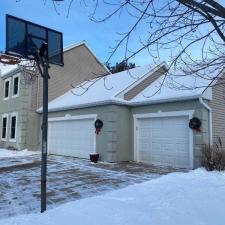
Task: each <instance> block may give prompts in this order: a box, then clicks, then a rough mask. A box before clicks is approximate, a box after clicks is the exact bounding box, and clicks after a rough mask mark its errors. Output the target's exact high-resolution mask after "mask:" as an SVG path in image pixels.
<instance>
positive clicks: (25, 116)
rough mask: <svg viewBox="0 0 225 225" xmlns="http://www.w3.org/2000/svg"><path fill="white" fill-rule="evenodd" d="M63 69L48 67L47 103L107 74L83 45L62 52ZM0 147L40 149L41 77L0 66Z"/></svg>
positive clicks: (19, 68) (18, 69)
mask: <svg viewBox="0 0 225 225" xmlns="http://www.w3.org/2000/svg"><path fill="white" fill-rule="evenodd" d="M64 62H65V66H64V67H58V66H53V65H52V66H51V68H50V70H49V74H50V77H51V79H50V80H49V101H51V100H53V99H55V98H57V97H59V96H60V95H62V94H64V93H65V92H67V91H68V90H70V89H71V85H75V86H76V85H78V84H80V83H82V82H84V81H85V80H88V79H93V78H95V77H96V76H103V75H106V74H108V73H109V71H108V69H107V68H106V67H105V66H104V65H103V64H102V63H101V62H100V61H99V60H98V59H97V57H96V56H95V55H94V53H93V52H92V51H91V50H90V49H89V48H88V46H87V44H86V43H85V42H82V43H80V44H76V45H72V46H69V47H68V48H65V49H64ZM0 70H1V74H0V75H1V76H0V116H1V129H0V147H4V148H7V147H13V148H15V149H19V150H20V149H25V148H28V149H33V150H36V149H39V148H40V142H41V141H40V122H39V121H40V116H41V115H40V114H38V113H37V112H36V110H37V108H39V107H40V106H41V105H42V78H41V76H35V77H32V76H30V75H29V71H24V70H23V69H21V67H19V66H18V65H15V66H9V65H3V64H0Z"/></svg>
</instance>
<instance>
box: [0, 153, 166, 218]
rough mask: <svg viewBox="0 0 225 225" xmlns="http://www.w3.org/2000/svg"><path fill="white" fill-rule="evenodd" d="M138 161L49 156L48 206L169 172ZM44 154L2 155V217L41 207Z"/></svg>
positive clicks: (0, 182) (0, 164) (0, 199)
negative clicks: (118, 161) (106, 160)
mask: <svg viewBox="0 0 225 225" xmlns="http://www.w3.org/2000/svg"><path fill="white" fill-rule="evenodd" d="M168 172H169V170H167V169H160V170H159V169H156V168H154V167H151V166H147V165H143V164H138V163H116V164H109V163H98V164H92V163H90V162H89V161H88V160H82V159H76V158H72V157H63V156H53V155H52V156H49V158H48V193H47V195H48V208H51V207H53V206H54V207H55V206H57V205H59V204H62V203H65V202H69V201H73V200H76V199H80V198H86V197H90V196H95V195H99V194H102V193H105V192H107V191H110V190H112V189H116V188H123V187H126V186H128V185H130V184H134V183H140V182H143V181H146V180H150V179H153V178H156V177H158V176H160V174H165V173H168ZM39 193H40V155H34V156H26V157H20V158H7V159H0V218H3V217H8V216H13V215H18V214H24V213H30V212H35V211H36V212H38V211H39V209H40V194H39Z"/></svg>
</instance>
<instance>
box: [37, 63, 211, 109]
mask: <svg viewBox="0 0 225 225" xmlns="http://www.w3.org/2000/svg"><path fill="white" fill-rule="evenodd" d="M159 67H166V64H165V63H161V64H159V65H158V66H155V67H153V66H151V65H145V66H142V67H136V68H134V69H130V70H128V71H123V72H120V73H116V74H110V75H107V76H105V77H101V78H97V79H93V80H89V81H86V82H84V83H82V84H81V85H79V86H77V87H75V88H74V89H71V90H70V91H68V92H67V93H65V94H64V95H62V96H60V97H59V98H56V99H55V100H53V101H51V102H50V103H49V111H60V110H67V109H74V108H83V107H89V106H96V105H103V104H110V103H111V104H112V103H114V104H122V105H130V106H134V105H140V104H151V103H156V102H165V101H167V102H169V101H178V100H184V99H196V98H199V97H200V96H202V97H205V98H206V99H210V98H211V89H210V88H208V86H209V84H210V82H211V80H210V81H209V80H205V79H202V78H200V77H197V76H188V75H185V76H180V73H181V72H180V71H179V72H175V71H174V72H173V75H171V76H169V75H168V76H166V77H165V75H162V76H161V77H159V78H158V79H157V80H156V81H154V82H153V83H151V84H150V85H149V86H148V87H147V88H145V89H144V90H143V91H141V92H140V93H139V94H138V95H136V96H135V97H134V98H132V99H131V100H129V101H126V100H124V99H123V94H124V93H125V92H126V90H130V88H131V87H134V86H136V85H138V84H139V83H140V82H141V81H142V80H143V79H144V78H146V77H147V76H151V75H152V74H153V72H154V71H155V70H156V69H157V68H159ZM178 74H179V76H178ZM164 78H165V79H164ZM162 82H163V86H162V87H161V89H160V85H161V84H162ZM196 84H198V86H197V85H196ZM159 89H160V90H159ZM206 89H208V90H209V91H208V92H206V91H205V90H206ZM158 90H159V91H158ZM121 93H123V94H121ZM203 95H204V96H203ZM39 111H40V110H39Z"/></svg>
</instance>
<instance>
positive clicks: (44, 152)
mask: <svg viewBox="0 0 225 225" xmlns="http://www.w3.org/2000/svg"><path fill="white" fill-rule="evenodd" d="M48 77H49V75H48V63H47V61H46V62H44V65H43V119H42V157H41V158H42V160H41V213H43V212H44V211H46V202H47V201H46V185H47V179H46V176H47V143H48V142H47V141H48Z"/></svg>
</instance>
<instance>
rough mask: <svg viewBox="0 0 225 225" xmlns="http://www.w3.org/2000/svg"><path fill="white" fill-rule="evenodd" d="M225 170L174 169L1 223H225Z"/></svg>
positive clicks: (150, 224)
mask: <svg viewBox="0 0 225 225" xmlns="http://www.w3.org/2000/svg"><path fill="white" fill-rule="evenodd" d="M224 221H225V173H224V172H223V173H222V172H206V171H205V170H204V169H198V170H194V171H191V172H189V173H171V174H169V175H165V176H162V177H160V178H158V179H153V180H151V181H148V182H144V183H141V184H136V185H132V186H129V187H127V188H124V189H120V190H117V191H113V192H110V193H108V194H105V195H102V196H98V197H92V198H87V199H82V200H79V201H75V202H71V203H68V204H65V205H62V206H60V207H58V208H55V209H52V210H49V211H48V212H46V213H44V214H29V215H22V216H19V217H14V218H8V219H4V220H0V225H31V224H32V225H40V224H41V225H63V224H65V225H74V224H76V225H90V224H91V225H138V224H141V225H181V224H182V225H224V224H225V222H224Z"/></svg>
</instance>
